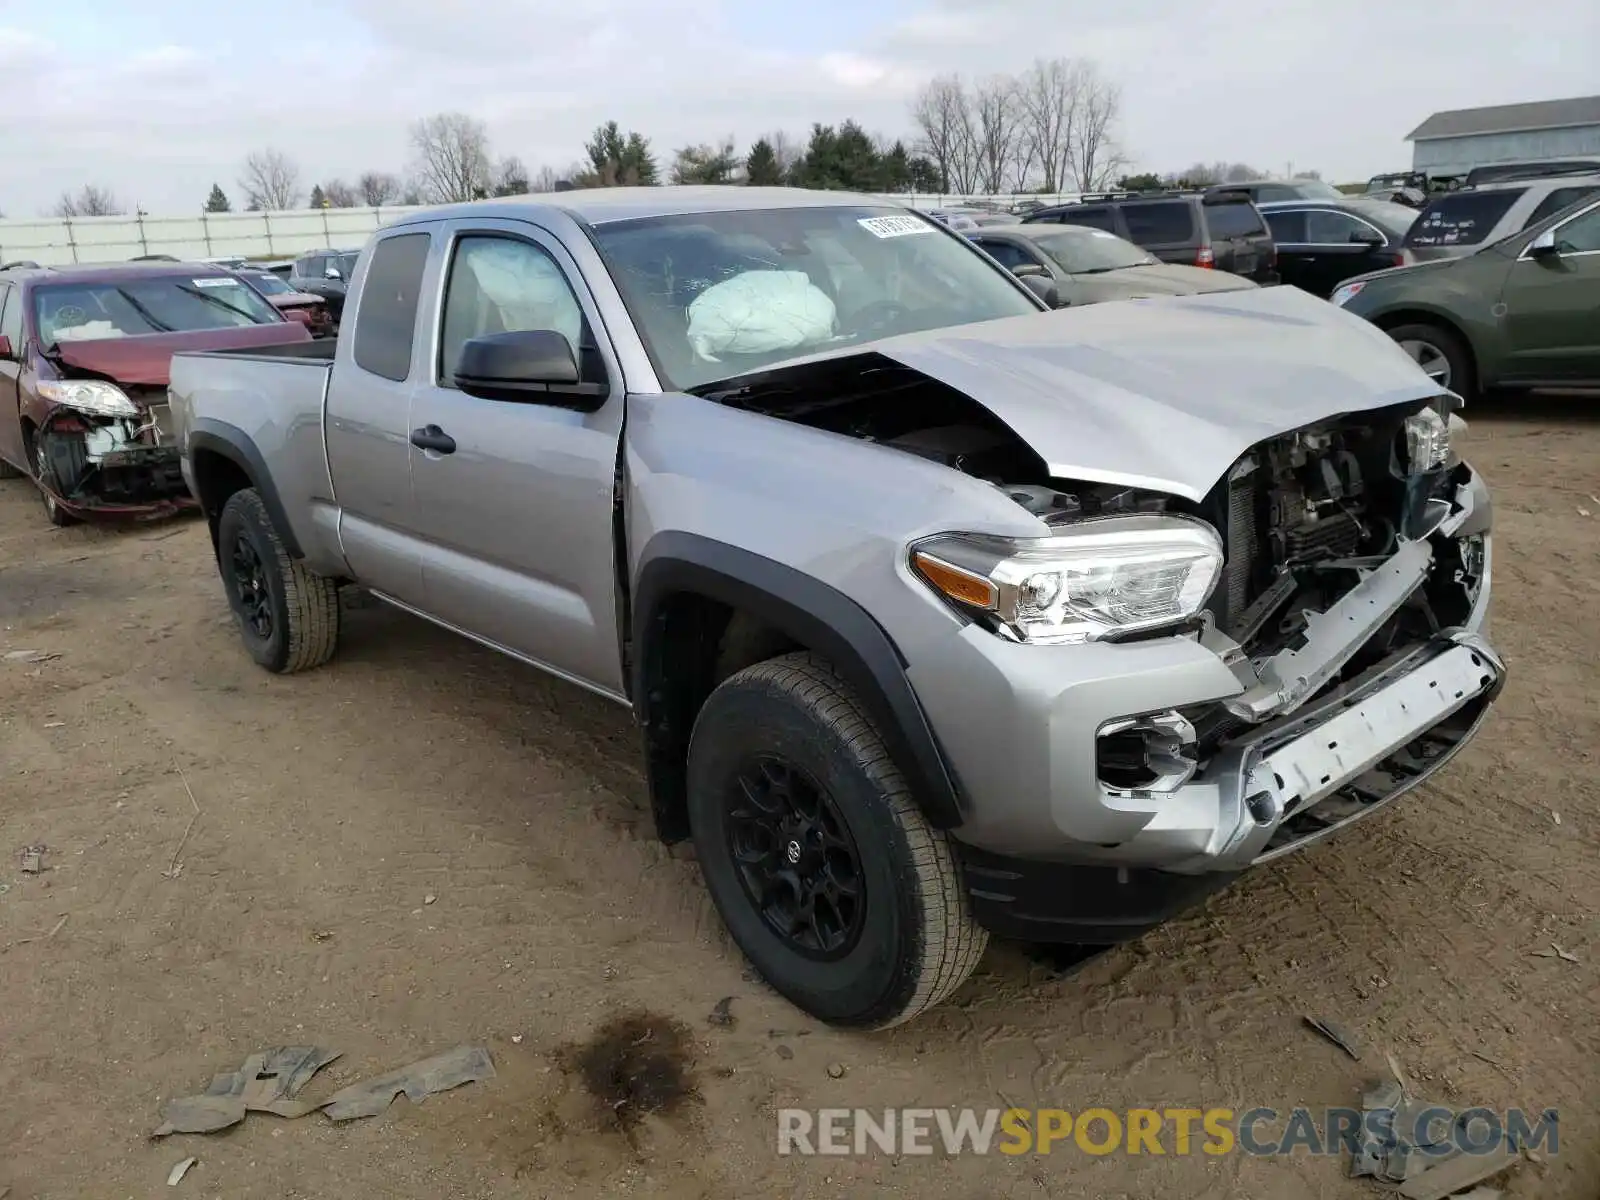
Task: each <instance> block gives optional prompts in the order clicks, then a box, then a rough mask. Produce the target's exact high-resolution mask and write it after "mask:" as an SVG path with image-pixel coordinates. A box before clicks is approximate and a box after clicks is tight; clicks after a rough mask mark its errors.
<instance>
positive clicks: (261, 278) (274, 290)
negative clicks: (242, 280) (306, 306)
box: [249, 271, 294, 296]
mask: <svg viewBox="0 0 1600 1200" xmlns="http://www.w3.org/2000/svg"><path fill="white" fill-rule="evenodd" d="M249 279H250V282H251V283H253V284H255V285H256V291H258V292H260V293H261V294H262V295H264V296H282V295H284V294H285V293H286V292H292V291H294V289H293V288H292V287H290V286H289V285H288V284H287V283H285V282H284V281H283V280H281V279H279V278H278V277H277V276H276V275H274V274H273V273H272V272H271V271H262V272H261V273H259V274H255V273H252V274H251V275H250V276H249Z"/></svg>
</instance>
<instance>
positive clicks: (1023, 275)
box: [1011, 263, 1050, 279]
mask: <svg viewBox="0 0 1600 1200" xmlns="http://www.w3.org/2000/svg"><path fill="white" fill-rule="evenodd" d="M1011 273H1012V274H1013V275H1015V276H1016V277H1017V278H1018V279H1032V278H1039V279H1049V278H1050V272H1049V271H1046V270H1045V269H1044V268H1043V267H1041V266H1040V265H1039V264H1038V263H1018V264H1017V265H1016V266H1014V267H1012V268H1011Z"/></svg>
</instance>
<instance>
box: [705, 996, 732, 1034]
mask: <svg viewBox="0 0 1600 1200" xmlns="http://www.w3.org/2000/svg"><path fill="white" fill-rule="evenodd" d="M736 1019H737V1018H735V1017H734V1015H733V997H732V996H724V997H723V998H722V999H721V1000H718V1001H717V1006H716V1007H715V1008H713V1009H712V1010H711V1015H710V1016H709V1017H707V1018H706V1024H708V1025H714V1026H716V1027H717V1028H718V1029H732V1028H733V1026H734V1022H735V1021H736Z"/></svg>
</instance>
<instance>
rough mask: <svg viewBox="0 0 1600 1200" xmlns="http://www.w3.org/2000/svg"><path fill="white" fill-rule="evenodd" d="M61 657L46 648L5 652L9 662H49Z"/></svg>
mask: <svg viewBox="0 0 1600 1200" xmlns="http://www.w3.org/2000/svg"><path fill="white" fill-rule="evenodd" d="M60 657H61V655H59V654H54V653H51V652H50V651H46V650H7V651H6V654H5V660H6V661H7V662H20V663H42V662H49V661H50V660H51V659H52V658H60Z"/></svg>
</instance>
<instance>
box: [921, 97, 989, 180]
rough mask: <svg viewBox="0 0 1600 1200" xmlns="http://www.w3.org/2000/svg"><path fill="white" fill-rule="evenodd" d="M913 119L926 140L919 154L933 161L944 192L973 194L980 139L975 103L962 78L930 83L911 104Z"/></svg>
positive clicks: (922, 142)
mask: <svg viewBox="0 0 1600 1200" xmlns="http://www.w3.org/2000/svg"><path fill="white" fill-rule="evenodd" d="M911 119H912V120H913V121H914V122H915V123H916V126H917V131H918V132H919V133H921V135H922V140H921V142H920V143H919V144H918V147H917V148H918V150H919V151H921V152H922V153H924V154H926V155H927V156H928V157H929V158H930V159H932V160H933V165H934V166H935V167H936V168H937V169H938V172H939V177H940V180H941V181H942V183H943V185H944V186H943V188H941V189H940V190H942V191H956V192H970V191H972V190H973V183H974V177H975V176H976V175H977V159H978V156H977V144H976V142H977V139H976V138H975V137H974V134H973V120H972V103H971V99H970V98H969V97H968V95H967V89H966V85H965V84H963V83H962V82H961V77H960V76H959V75H942V76H940V77H939V78H937V79H933V80H930V81H929V82H928V84H927V86H926V87H924V88H923V89H922V91H920V92H919V93H917V97H916V99H915V100H913V101H912V103H911Z"/></svg>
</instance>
